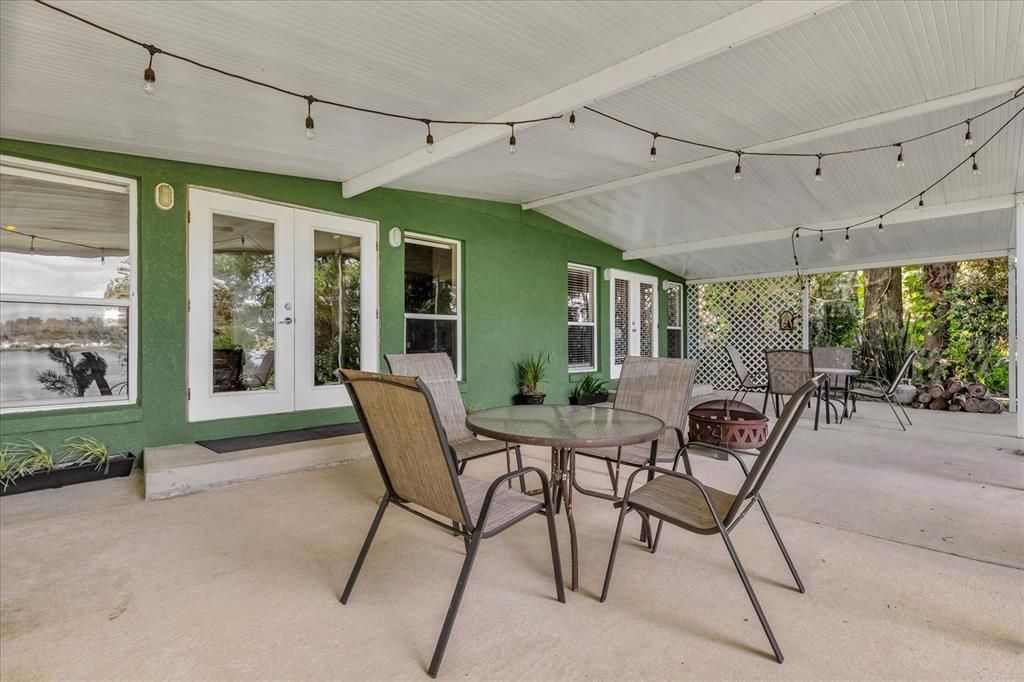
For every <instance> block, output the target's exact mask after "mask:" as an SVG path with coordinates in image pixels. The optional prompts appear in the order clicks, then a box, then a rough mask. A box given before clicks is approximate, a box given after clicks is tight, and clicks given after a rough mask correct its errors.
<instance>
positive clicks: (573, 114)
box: [569, 109, 576, 130]
mask: <svg viewBox="0 0 1024 682" xmlns="http://www.w3.org/2000/svg"><path fill="white" fill-rule="evenodd" d="M569 130H576V110H575V109H574V110H573V111H571V112H570V113H569Z"/></svg>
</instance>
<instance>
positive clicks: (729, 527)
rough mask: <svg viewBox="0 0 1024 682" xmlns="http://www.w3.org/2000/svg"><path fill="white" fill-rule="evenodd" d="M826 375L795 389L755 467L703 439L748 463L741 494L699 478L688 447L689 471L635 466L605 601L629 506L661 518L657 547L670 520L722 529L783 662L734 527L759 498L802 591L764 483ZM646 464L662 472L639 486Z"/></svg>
mask: <svg viewBox="0 0 1024 682" xmlns="http://www.w3.org/2000/svg"><path fill="white" fill-rule="evenodd" d="M823 380H824V377H822V376H820V375H819V376H817V377H814V378H812V379H811V380H810V381H808V382H807V383H805V384H804V385H803V386H801V387H800V388H798V389H796V390H795V391H793V393H792V399H791V400H790V401H789V403H788V404H786V406H785V408H784V409H783V410H782V415H781V416H780V417H779V419H778V420H777V421H776V422H775V426H774V427H773V428H772V432H771V434H769V436H768V440H767V441H766V442H765V444H764V445H763V446H762V447H761V448H760V450H759V451H758V454H757V458H756V459H755V460H754V462H753V465H752V466H751V467H750V468H749V470H748V469H747V466H746V464H744V462H743V460H742V458H741V457H740V455H738V454H737V453H735V452H733V451H731V450H729V449H727V448H718V447H714V446H705V445H703V444H701V445H700V446H699V447H709V448H710V449H711V450H715V451H719V452H722V453H724V454H725V455H727V456H731V457H733V458H735V459H736V461H737V462H739V464H740V467H741V468H742V469H743V473H744V480H743V483H742V484H741V485H740V487H739V490H738V491H737V492H736V494H731V493H727V492H725V491H723V490H718V489H716V488H712V487H711V486H706V485H704V484H703V483H701V482H700V480H698V479H697V478H695V477H694V476H693V472H692V469H691V465H690V460H689V455H688V454H687V453H686V451H684V452H683V458H684V460H683V461H684V464H685V466H686V473H679V472H677V471H675V470H671V469H665V468H661V467H652V466H645V467H643V468H641V469H638V470H637V471H635V472H633V474H632V475H631V476H630V477H629V479H628V480H627V482H626V490H625V493H624V494H623V496H622V501H621V502H620V503H618V505H619V506H620V510H619V521H618V525H617V526H616V527H615V535H614V538H613V539H612V549H611V555H610V556H609V558H608V569H607V571H606V572H605V577H604V587H603V589H602V591H601V601H602V602H603V601H605V600H606V599H607V598H608V589H609V586H610V585H611V579H612V570H613V569H614V567H615V555H616V553H617V552H618V547H619V538H620V537H621V535H622V522H623V520H624V519H625V518H626V514H628V513H629V512H631V511H636V512H639V513H640V514H646V515H648V516H650V517H651V518H656V519H658V530H657V533H656V535H655V540H654V545H653V547H652V548H651V551H652V552H655V551H657V549H658V542H659V540H660V539H661V530H662V526H663V524H664V523H666V522H667V523H669V524H670V525H673V526H678V527H679V528H682V529H684V530H688V531H690V532H691V533H697V534H699V535H715V534H718V535H720V536H721V537H722V541H723V542H724V543H725V548H726V550H727V551H728V552H729V558H731V559H732V563H733V566H735V567H736V572H737V573H739V576H740V580H741V581H742V582H743V587H744V588H745V589H746V591H747V596H748V597H749V598H750V603H751V605H753V607H754V611H755V612H756V613H757V618H758V620H760V622H761V627H762V628H763V629H764V633H765V635H766V636H767V637H768V641H769V643H770V644H771V647H772V651H773V652H774V653H775V658H776V660H778V662H779V663H782V660H783V656H782V649H781V648H780V647H779V644H778V642H777V641H776V640H775V635H774V634H772V629H771V626H770V625H768V619H767V617H766V616H765V615H764V611H763V610H762V609H761V605H760V603H759V602H758V601H757V595H755V594H754V588H753V586H752V585H751V584H750V580H749V579H748V578H747V574H746V571H744V569H743V565H742V564H741V563H740V559H739V556H737V554H736V550H735V548H734V547H733V544H732V540H731V539H730V533H731V532H732V531H733V529H735V528H736V526H737V524H739V522H740V521H741V520H743V518H744V516H745V515H746V514H747V512H748V511H750V508H751V507H753V506H754V505H755V504H757V505H758V506H759V507H760V508H761V512H762V513H763V514H764V518H765V520H766V521H767V522H768V527H769V528H770V529H771V531H772V534H773V535H774V536H775V541H776V543H778V545H779V550H781V552H782V556H783V557H784V558H785V560H786V565H787V566H789V570H790V572H791V573H792V574H793V580H794V581H795V582H796V587H797V590H798V591H799V592H803V591H804V585H803V582H802V581H801V580H800V576H799V574H798V573H797V571H796V567H795V566H794V565H793V562H792V560H791V559H790V557H789V552H787V551H786V546H785V545H784V544H783V542H782V537H781V536H780V535H779V531H778V529H777V528H776V527H775V523H774V522H773V521H772V518H771V516H770V515H769V514H768V508H767V507H766V506H765V503H764V500H763V499H761V487H762V486H763V485H764V482H765V479H766V478H767V477H768V474H769V473H770V472H771V470H772V467H773V466H774V465H775V462H776V460H777V459H778V457H779V454H780V453H781V452H782V449H783V447H784V446H785V445H786V441H788V440H789V436H790V434H791V433H792V432H793V429H794V428H795V427H796V424H797V421H798V420H799V417H800V413H801V412H803V410H804V408H805V405H806V403H807V399H808V398H809V397H810V396H811V394H812V393H814V391H816V390H817V389H818V388H819V386H820V385H821V383H822V381H823ZM644 470H647V471H648V472H649V473H652V474H654V473H657V474H662V475H660V476H657V477H656V478H654V479H653V480H652V481H650V482H648V483H645V484H644V485H643V486H641V487H640V488H637V489H636V490H633V482H634V480H635V479H636V477H637V475H638V474H640V473H641V472H643V471H644Z"/></svg>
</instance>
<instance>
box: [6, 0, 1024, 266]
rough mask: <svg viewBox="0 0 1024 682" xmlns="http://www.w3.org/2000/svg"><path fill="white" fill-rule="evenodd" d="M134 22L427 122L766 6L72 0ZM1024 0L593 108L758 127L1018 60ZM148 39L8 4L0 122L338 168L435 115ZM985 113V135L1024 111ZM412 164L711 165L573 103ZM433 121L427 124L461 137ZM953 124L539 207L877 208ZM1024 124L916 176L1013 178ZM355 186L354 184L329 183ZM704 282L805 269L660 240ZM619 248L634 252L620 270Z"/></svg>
mask: <svg viewBox="0 0 1024 682" xmlns="http://www.w3.org/2000/svg"><path fill="white" fill-rule="evenodd" d="M59 4H61V5H63V6H65V7H67V8H68V9H69V10H70V11H73V12H76V13H79V14H81V15H83V16H85V17H87V18H89V19H91V20H94V21H97V22H99V23H102V24H104V25H108V26H110V27H111V28H113V29H115V30H118V31H122V32H124V33H126V34H129V35H132V36H134V37H137V38H139V39H140V40H143V41H144V42H151V43H154V44H156V45H159V46H161V47H163V48H165V49H168V50H171V51H175V52H179V53H182V54H185V55H188V56H190V57H194V58H196V59H198V60H201V61H204V62H207V63H210V64H213V65H216V66H219V67H222V68H224V69H227V70H231V71H237V72H240V73H244V74H249V75H252V76H254V77H257V78H260V79H261V80H266V81H270V82H274V83H278V84H280V85H282V86H285V87H287V88H289V89H292V90H296V91H298V92H309V93H312V94H315V95H317V96H320V97H324V98H331V99H338V100H343V101H347V102H351V103H354V104H359V105H363V106H369V107H376V108H383V109H392V110H397V111H402V112H405V113H411V114H414V115H417V116H424V117H430V118H443V117H462V118H465V117H472V118H479V119H487V118H490V117H492V116H496V115H498V114H500V113H501V112H503V111H507V110H509V109H512V108H514V107H516V106H518V105H520V104H522V103H525V102H528V101H530V100H533V99H536V98H537V97H540V96H542V95H545V94H547V93H549V92H552V91H554V90H556V89H559V88H562V87H565V86H566V85H569V84H571V83H573V82H575V81H577V80H579V79H581V78H584V77H586V76H589V75H591V74H594V73H596V72H598V71H601V70H602V69H606V68H608V67H611V66H614V65H615V64H617V63H619V62H621V61H623V60H625V59H628V58H629V57H633V56H635V55H637V54H639V53H642V52H644V51H646V50H649V49H651V48H654V47H656V46H658V45H661V44H663V43H666V42H668V41H670V40H672V39H675V38H678V37H679V36H683V35H686V34H687V33H689V32H691V31H694V30H696V29H698V28H700V27H702V26H705V25H708V24H711V23H713V22H715V21H718V20H721V19H722V18H723V17H726V16H728V15H730V14H732V13H735V12H738V11H741V10H743V9H744V8H746V7H748V6H750V5H752V4H755V3H753V2H687V3H682V2H614V1H608V2H489V3H474V2H338V3H333V2H274V1H269V0H265V1H263V2H259V3H253V2H218V3H210V2H191V1H179V2H174V3H169V2H130V3H129V2H93V1H86V2H68V3H59ZM1022 35H1024V2H1021V1H1020V0H1002V1H991V0H985V1H978V2H974V1H950V2H928V3H917V2H851V3H847V4H843V5H840V6H838V7H836V8H834V9H829V10H828V11H823V12H820V13H819V14H818V15H816V16H813V17H810V18H806V19H804V20H802V21H799V22H796V23H794V24H791V25H789V26H786V27H784V28H781V29H779V30H776V31H772V32H770V33H768V34H766V35H763V36H761V37H759V38H757V39H755V40H752V41H750V42H746V43H743V44H740V45H737V46H735V47H733V48H732V49H729V50H726V51H724V52H722V53H719V54H715V55H714V56H711V57H708V58H706V59H704V60H701V61H697V62H696V63H693V64H690V65H688V66H686V67H684V68H682V69H679V70H677V71H674V72H671V73H669V74H666V75H662V76H660V77H658V78H655V79H653V80H650V81H647V82H645V83H643V84H642V85H638V86H636V87H633V88H630V89H628V90H626V91H624V92H620V93H618V94H615V95H612V96H610V97H607V98H605V99H602V100H599V101H597V102H594V103H592V106H594V107H596V108H598V109H600V110H602V111H606V112H608V113H610V114H613V115H615V116H619V117H622V118H626V119H629V120H631V121H635V122H636V123H638V124H639V125H642V126H644V127H647V128H651V129H655V130H659V131H662V132H665V133H668V134H677V135H680V136H684V137H690V138H695V139H702V140H707V141H710V142H713V143H715V144H719V145H723V146H728V147H748V146H751V145H756V144H759V143H764V142H769V141H772V140H777V139H781V138H786V137H789V136H793V135H797V134H800V133H805V132H808V131H814V130H818V129H822V128H828V127H830V126H836V125H839V124H842V123H844V122H848V121H853V120H856V119H859V118H863V117H866V116H872V115H876V114H879V113H882V112H889V111H893V110H899V109H902V108H905V107H909V106H912V105H916V104H920V103H922V102H928V101H930V100H935V99H939V98H943V97H949V96H951V95H955V94H958V93H964V92H968V91H971V90H975V89H978V88H983V87H986V86H991V85H994V84H999V83H1004V82H1006V81H1011V80H1013V79H1021V78H1024V45H1022ZM145 61H146V53H145V51H144V50H142V49H141V48H139V47H136V46H132V45H128V44H126V43H123V42H121V41H119V40H117V39H114V38H112V37H110V36H106V35H103V34H101V33H98V32H96V31H94V30H91V29H88V28H86V27H84V26H82V25H80V24H78V23H77V22H74V21H73V20H70V19H68V18H66V17H63V16H60V15H58V14H57V13H55V12H52V11H50V10H48V9H46V8H44V7H41V6H39V5H38V4H36V3H34V2H31V1H30V0H13V1H7V2H4V3H3V11H2V12H0V134H2V135H3V136H4V137H9V138H19V139H29V140H38V141H43V142H51V143H57V144H68V145H74V146H81V147H87V148H95V149H106V150H113V151H121V152H128V153H134V154H143V155H151V156H156V157H162V158H172V159H180V160H186V161H195V162H201V163H210V164H216V165H223V166H229V167H237V168H247V169H255V170H266V171H272V172H279V173H285V174H290V175H299V176H306V177H314V178H324V179H335V180H339V181H341V180H345V179H348V178H351V177H354V176H357V175H360V174H363V173H366V172H367V171H370V170H372V169H374V168H377V167H378V166H381V165H382V164H384V163H386V162H389V161H391V160H393V159H396V158H398V157H401V156H403V155H405V154H408V153H410V152H412V151H415V150H416V149H418V148H420V147H421V146H422V144H423V138H424V134H425V130H424V129H423V126H422V125H419V124H415V123H407V122H399V121H393V120H387V119H379V118H376V117H373V116H368V115H365V114H360V113H355V112H346V111H338V110H334V109H329V108H327V107H323V106H319V107H316V106H315V107H314V112H313V113H314V117H315V118H316V130H317V138H316V139H315V140H314V141H312V142H311V141H307V140H306V139H305V138H304V137H303V125H302V123H303V118H304V117H305V105H304V103H303V102H301V101H299V100H295V99H293V98H289V97H286V96H282V95H279V94H276V93H273V92H269V91H265V90H262V89H259V88H254V87H252V86H249V85H247V84H244V83H239V82H236V81H232V80H229V79H225V78H223V77H220V76H217V75H214V74H209V73H205V72H202V71H199V70H197V69H195V68H194V67H191V66H188V65H184V64H181V63H178V62H175V61H172V60H169V59H166V58H161V57H159V56H158V57H157V59H156V63H155V67H156V72H157V79H158V80H157V84H158V92H157V93H156V94H155V95H153V96H147V95H145V94H144V93H143V92H142V87H141V85H142V70H143V68H144V67H145ZM1008 95H1009V93H1007V95H1002V96H995V97H989V98H986V99H982V100H979V101H976V102H974V103H972V104H966V105H957V106H950V107H947V108H944V109H941V110H938V111H932V112H929V113H925V114H920V115H913V116H907V117H902V118H895V119H893V120H891V121H889V122H887V123H884V124H882V125H877V126H872V127H867V128H863V129H861V130H857V131H854V132H848V133H845V134H837V135H824V136H823V137H821V138H820V139H819V140H818V141H816V142H814V143H811V144H809V145H808V144H804V145H801V146H793V147H790V148H787V150H792V151H809V152H818V151H825V150H829V149H837V148H843V147H850V146H862V145H871V144H881V143H891V142H895V141H898V140H901V139H906V138H908V137H912V136H914V135H916V134H920V133H921V132H924V131H926V130H929V129H932V128H935V127H939V126H941V125H944V124H947V123H951V122H954V121H957V120H962V119H964V118H967V117H969V116H972V115H974V114H976V113H977V112H980V111H982V110H983V109H986V108H988V107H990V106H992V105H994V104H996V103H998V102H1000V101H1002V100H1003V99H1005V98H1006V97H1007V96H1008ZM1022 100H1024V98H1020V99H1018V100H1017V101H1015V102H1014V103H1013V104H1010V105H1007V106H1004V107H1002V108H1001V109H1000V110H998V111H996V112H993V113H992V114H990V115H989V116H987V117H986V118H985V119H982V120H978V121H976V122H975V124H974V125H973V127H972V132H973V134H974V137H975V139H976V140H977V141H978V143H980V142H981V141H983V140H984V139H985V138H987V137H988V135H989V134H991V133H992V132H993V131H994V130H995V128H996V127H997V125H998V124H999V123H1000V122H1001V121H1003V120H1005V119H1006V118H1007V117H1009V116H1010V115H1012V114H1013V113H1014V112H1015V111H1017V109H1019V108H1020V107H1021V106H1022V105H1024V101H1022ZM577 119H578V122H577V127H576V130H574V131H569V130H567V128H566V124H565V122H564V121H558V122H550V123H544V124H541V125H537V126H533V127H530V128H528V129H526V130H523V131H522V132H521V133H518V134H517V139H518V145H517V148H518V151H517V153H516V154H515V155H514V156H513V155H510V154H509V153H508V147H507V142H506V141H504V140H503V141H499V142H495V143H491V144H487V145H484V146H482V147H479V148H477V149H474V150H472V151H469V152H466V153H464V154H461V155H459V156H456V157H454V158H451V159H447V160H445V161H443V162H441V163H438V164H436V165H433V166H431V167H429V168H426V169H424V170H421V171H419V172H416V173H414V174H412V175H408V176H405V177H402V178H400V179H398V180H397V181H395V182H394V183H393V186H395V187H399V188H404V189H412V190H418V191H427V192H437V193H444V194H453V195H460V196H469V197H479V198H485V199H494V200H500V201H509V202H516V203H526V202H529V201H532V200H536V199H540V198H544V197H550V196H554V195H558V194H562V193H565V192H570V191H573V190H577V189H581V188H586V187H591V186H595V185H600V184H602V183H607V182H611V181H614V180H619V179H622V178H628V177H631V176H634V175H638V174H642V173H645V172H649V171H650V170H652V169H655V168H660V167H665V166H669V165H672V164H678V163H682V162H685V161H690V160H695V159H700V158H703V157H706V156H709V155H712V153H711V152H708V151H705V150H701V149H697V148H692V147H685V146H683V145H680V144H677V143H672V142H668V141H664V140H662V141H660V142H659V144H658V162H657V164H654V165H652V164H651V163H650V162H649V161H648V160H647V150H648V148H649V147H650V138H649V137H648V136H646V135H644V134H643V133H639V132H635V131H630V130H628V129H625V128H623V127H621V126H618V125H616V124H614V123H611V122H609V121H606V120H604V119H602V118H600V117H598V116H596V115H594V114H592V113H589V112H585V111H580V110H577ZM457 131H458V128H457V127H436V128H435V130H434V135H435V137H436V138H437V139H438V140H440V139H442V138H443V137H445V136H447V135H450V134H452V133H454V132H457ZM962 139H963V130H962V129H957V130H953V131H950V132H948V133H945V134H943V135H939V136H936V137H934V138H930V139H928V140H925V141H922V142H919V143H916V144H914V145H908V146H907V147H906V148H905V150H904V151H905V156H906V159H907V165H906V167H905V168H903V169H900V170H897V169H896V168H895V154H894V153H892V152H890V151H889V150H885V151H880V152H874V153H870V154H863V155H850V156H844V157H836V158H829V159H826V161H825V165H824V170H825V177H826V180H825V182H822V183H814V182H812V176H813V172H814V165H815V164H814V161H813V160H806V159H805V160H793V159H768V158H752V157H746V158H744V160H743V171H744V172H743V179H742V180H741V181H738V182H736V181H733V180H732V167H733V165H734V163H735V162H734V161H728V162H723V163H719V164H715V165H710V166H707V167H705V168H701V169H699V170H694V171H691V172H686V173H680V174H675V175H670V176H666V177H662V178H658V179H651V180H647V181H644V182H641V183H637V184H633V185H630V186H628V187H621V188H618V189H613V190H610V191H604V192H600V193H594V194H590V195H588V196H582V197H579V198H575V199H569V200H565V201H559V202H557V203H552V204H548V205H546V206H543V207H542V208H540V209H539V210H540V211H541V212H542V213H545V214H547V215H549V216H551V217H553V218H556V219H558V220H561V221H563V222H565V223H567V224H569V225H571V226H573V227H576V228H578V229H580V230H582V231H584V232H586V233H588V234H591V235H593V236H596V237H598V238H600V239H603V240H605V241H607V242H609V243H611V244H613V245H615V246H616V247H619V248H622V249H623V250H629V249H638V248H647V247H654V246H664V245H669V244H676V243H680V242H690V241H699V240H702V239H711V238H720V237H726V236H739V235H749V234H756V233H760V232H762V231H766V230H772V229H778V228H783V227H791V226H794V225H799V224H813V223H822V222H826V221H830V220H836V219H841V218H846V217H857V216H862V215H872V214H875V213H878V212H881V211H883V210H885V209H888V208H890V207H891V206H892V205H893V204H894V203H897V202H899V201H901V200H903V199H905V198H907V197H908V196H909V195H910V194H912V193H914V192H916V191H917V190H919V189H920V188H921V187H923V186H925V185H927V184H930V182H931V181H932V180H934V179H935V178H937V177H938V176H940V175H941V174H942V173H944V172H945V171H946V170H947V169H948V168H949V167H950V166H952V165H953V164H955V163H956V162H958V161H959V160H961V159H962V158H964V156H965V155H966V154H967V153H968V152H969V150H965V148H964V147H963V144H962ZM1022 146H1024V121H1022V120H1021V119H1018V120H1017V121H1016V122H1015V123H1013V124H1012V125H1011V126H1010V127H1008V128H1007V129H1006V130H1005V131H1003V133H1002V134H1001V135H1000V137H998V138H997V139H996V140H995V141H994V142H993V143H992V144H991V145H989V146H988V147H986V148H985V149H984V150H983V151H982V152H981V153H980V154H979V155H978V162H979V165H980V166H981V169H982V173H981V175H977V176H975V175H972V174H971V172H970V168H969V166H968V167H966V168H963V169H961V171H959V172H958V173H956V174H954V176H953V177H951V178H949V179H948V180H947V181H946V182H944V183H943V184H942V185H940V186H939V187H937V188H936V189H935V190H933V191H932V192H929V193H928V194H927V196H926V202H927V203H928V205H929V206H932V205H935V204H943V203H953V202H962V201H967V200H973V199H982V198H985V197H996V196H1005V195H1009V194H1013V193H1015V192H1020V191H1022V190H1024V170H1022ZM339 197H340V192H339ZM1012 213H1013V212H1012V210H1010V209H1001V210H989V211H986V212H983V213H977V214H974V215H968V216H960V217H956V218H949V217H945V218H934V219H929V220H920V221H917V222H907V223H903V224H900V225H893V226H892V227H890V228H887V229H886V230H885V232H884V233H883V234H881V235H879V234H877V231H876V230H874V229H873V228H872V229H867V230H857V231H855V232H854V233H853V234H852V235H851V239H850V241H849V242H847V241H845V240H843V239H842V235H830V236H829V237H827V238H826V242H825V244H820V243H818V242H817V241H816V240H806V241H805V240H803V239H802V240H801V242H802V243H801V246H802V247H803V248H802V249H801V265H804V266H806V267H810V268H827V267H835V268H841V267H843V266H844V265H850V264H863V263H870V262H880V261H889V260H893V259H899V258H904V257H905V258H906V259H907V261H908V262H913V261H915V260H921V259H933V258H937V257H943V256H946V255H960V254H968V253H979V254H980V253H991V252H998V251H1005V250H1006V249H1007V248H1008V247H1009V245H1010V244H1011V243H1012V229H1013V227H1012V224H1013V221H1012ZM649 260H650V261H651V262H654V263H657V264H658V265H661V266H663V267H665V268H667V269H669V270H671V271H673V272H676V273H678V274H679V275H681V276H685V277H687V278H691V279H702V278H717V277H728V276H740V275H750V274H757V273H775V272H783V271H787V270H792V267H793V265H792V255H791V251H790V246H789V242H788V241H785V240H775V241H764V242H760V241H757V240H748V242H747V243H745V244H742V245H739V246H733V247H729V248H717V249H705V250H701V251H699V252H695V253H690V254H688V253H687V252H685V251H683V252H676V253H671V254H664V255H659V256H653V257H650V258H649ZM627 267H628V265H627Z"/></svg>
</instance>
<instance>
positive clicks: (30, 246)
mask: <svg viewBox="0 0 1024 682" xmlns="http://www.w3.org/2000/svg"><path fill="white" fill-rule="evenodd" d="M28 252H29V253H35V252H36V238H35V237H32V240H31V241H30V242H29V243H28Z"/></svg>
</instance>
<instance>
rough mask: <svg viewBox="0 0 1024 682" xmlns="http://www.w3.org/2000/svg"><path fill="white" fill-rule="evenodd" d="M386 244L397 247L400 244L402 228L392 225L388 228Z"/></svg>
mask: <svg viewBox="0 0 1024 682" xmlns="http://www.w3.org/2000/svg"><path fill="white" fill-rule="evenodd" d="M388 244H390V245H391V246H393V247H395V248H398V247H399V246H401V245H402V230H401V228H398V227H392V228H391V229H390V230H388Z"/></svg>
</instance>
